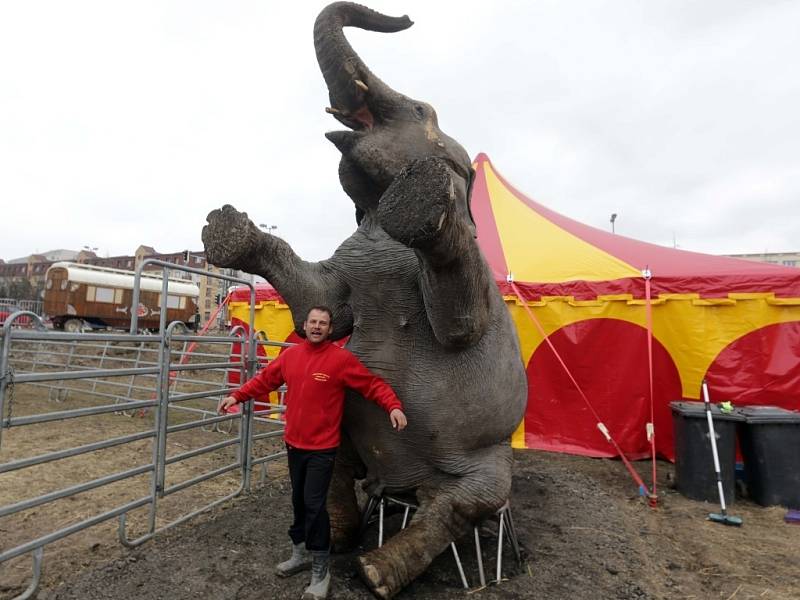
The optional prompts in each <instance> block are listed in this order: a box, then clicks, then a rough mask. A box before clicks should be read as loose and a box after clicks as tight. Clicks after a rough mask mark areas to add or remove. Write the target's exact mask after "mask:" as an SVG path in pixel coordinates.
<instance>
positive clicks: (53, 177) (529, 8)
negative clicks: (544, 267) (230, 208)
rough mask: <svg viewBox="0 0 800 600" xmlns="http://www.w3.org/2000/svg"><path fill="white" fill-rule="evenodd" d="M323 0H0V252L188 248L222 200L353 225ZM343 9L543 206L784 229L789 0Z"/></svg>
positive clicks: (396, 75)
mask: <svg viewBox="0 0 800 600" xmlns="http://www.w3.org/2000/svg"><path fill="white" fill-rule="evenodd" d="M322 5H323V4H322V3H301V4H299V5H297V4H295V5H291V6H290V5H289V4H280V5H276V4H274V3H264V2H256V1H241V2H231V3H225V4H220V3H217V2H188V1H187V2H155V1H153V2H137V3H133V4H119V3H108V2H99V1H98V2H70V3H60V2H44V3H36V4H31V3H5V4H4V5H3V7H2V8H0V57H3V58H0V85H2V89H3V94H2V95H0V131H2V135H1V136H0V198H2V199H3V207H4V208H3V219H2V222H1V223H0V257H3V258H5V259H8V258H13V257H17V256H22V255H25V254H28V253H30V252H31V251H33V250H34V249H36V248H38V249H40V250H43V249H47V248H50V247H53V248H55V247H66V248H79V247H81V246H82V245H84V244H88V245H91V246H97V247H99V248H100V251H101V252H102V253H105V252H108V253H109V254H111V255H114V254H128V253H132V252H133V250H134V249H135V248H136V246H138V245H139V244H140V243H145V244H148V245H152V246H154V247H156V248H157V249H159V250H164V251H172V250H180V249H183V248H187V247H188V248H192V249H199V248H200V246H201V244H200V229H201V228H202V225H203V222H204V217H205V214H206V213H207V212H208V211H209V210H211V209H213V208H215V207H218V206H221V205H222V204H225V203H230V204H234V205H235V206H237V208H240V209H241V210H245V211H247V212H248V213H249V214H250V215H251V216H252V217H253V219H254V221H256V222H257V223H267V224H270V225H276V226H277V227H278V230H277V233H278V234H279V235H282V236H283V237H285V238H286V239H287V240H288V241H289V242H290V243H291V244H292V245H293V246H294V247H295V248H296V250H297V252H298V254H300V255H301V256H303V257H304V258H307V259H310V260H318V259H321V258H325V257H327V256H329V255H330V254H331V253H332V252H333V250H334V249H335V247H336V246H337V245H338V243H339V242H340V241H341V240H343V239H344V238H345V237H347V236H348V235H349V234H350V233H351V232H352V231H353V229H354V218H353V208H352V203H351V202H350V200H349V199H348V198H347V197H346V196H345V195H344V193H343V192H342V190H341V188H340V186H339V183H338V176H337V163H338V154H337V151H336V149H335V148H334V147H333V146H332V145H330V144H329V143H328V142H327V141H326V140H325V138H324V137H323V135H322V134H323V133H324V132H325V131H326V130H328V129H336V128H338V127H339V125H338V124H337V123H336V122H335V121H334V120H333V119H331V118H330V116H329V115H326V114H325V113H324V111H323V108H324V107H325V106H326V104H327V102H328V99H327V92H326V90H325V87H324V83H323V81H322V78H321V76H320V75H319V71H318V68H317V65H316V60H315V56H314V49H313V45H312V36H311V31H312V26H313V21H314V18H315V16H316V13H317V12H318V10H319V9H320V8H321V7H322ZM370 5H371V6H372V7H373V8H376V9H378V10H382V11H384V12H386V13H388V14H397V12H398V8H399V10H401V11H404V12H408V14H409V16H410V17H411V18H412V20H414V21H415V25H414V26H413V27H412V28H411V29H409V30H407V31H404V32H401V33H397V34H390V35H387V34H379V33H373V32H362V31H358V30H350V29H348V30H347V35H348V37H349V39H350V40H351V42H352V44H353V46H354V47H355V48H356V50H357V51H358V52H359V53H360V54H361V56H362V57H363V58H364V60H365V61H366V62H367V64H368V65H369V66H370V67H371V68H372V69H373V71H374V72H375V73H376V74H378V75H379V76H380V77H381V78H383V79H384V80H385V81H386V82H387V83H389V84H390V85H392V86H393V87H395V88H396V89H398V90H400V91H402V92H403V93H406V94H408V95H410V96H412V97H417V98H419V99H422V100H426V101H429V102H431V103H432V104H433V105H434V106H435V107H436V109H437V111H438V113H439V117H440V123H441V125H442V128H443V129H444V130H445V131H446V132H447V133H448V134H450V135H452V136H453V137H455V138H456V139H458V140H459V141H461V142H462V143H463V145H464V146H465V148H467V150H468V152H469V153H470V154H472V155H473V156H474V155H475V154H477V153H478V152H480V151H484V152H487V153H488V154H489V155H490V157H491V158H492V160H493V163H494V164H495V165H496V166H497V168H498V169H499V170H500V171H501V173H503V175H504V176H505V177H506V178H507V179H508V180H509V181H511V182H512V183H513V184H514V185H515V186H516V187H517V188H518V189H520V190H522V191H523V192H525V193H526V194H528V195H530V196H532V197H534V198H536V199H537V200H538V201H540V202H543V203H544V204H546V205H548V206H549V207H551V208H553V209H554V210H557V211H560V212H562V213H564V214H566V215H567V216H570V217H572V218H575V219H578V220H580V221H583V222H585V223H587V224H589V225H594V226H596V227H604V228H607V227H608V226H609V224H608V219H609V215H610V214H611V213H612V212H615V213H617V214H618V215H619V217H618V220H617V223H616V226H617V231H618V232H621V233H624V234H626V235H629V236H631V237H636V238H639V239H643V240H647V241H652V242H656V243H662V244H665V245H672V243H673V235H674V236H675V239H676V240H677V243H678V244H679V245H680V246H681V247H683V248H686V249H690V250H699V251H705V252H720V253H721V252H760V251H763V250H764V248H765V247H768V248H769V249H770V250H774V251H779V250H783V251H789V250H797V243H798V242H797V240H798V233H799V232H798V229H800V218H798V210H797V208H796V206H797V198H798V197H800V181H799V180H798V179H799V178H798V170H797V167H796V166H795V165H796V164H797V161H796V157H797V156H798V155H800V119H798V116H797V109H796V107H797V106H798V105H800V75H798V74H797V69H796V68H795V67H796V66H795V65H794V64H793V62H794V61H793V57H796V56H798V55H800V40H798V37H797V36H796V34H795V32H794V24H795V23H797V22H798V20H800V6H798V5H796V4H793V3H784V2H761V3H750V2H743V1H742V2H738V1H734V2H730V1H725V2H723V1H721V0H718V1H712V2H703V3H696V2H666V1H661V2H648V3H636V2H588V1H587V2H570V3H564V2H555V1H550V2H536V3H529V2H496V3H485V2H477V1H469V2H459V3H457V4H456V3H437V2H417V1H413V2H404V3H402V4H397V3H395V2H388V1H386V0H381V1H378V2H373V3H370Z"/></svg>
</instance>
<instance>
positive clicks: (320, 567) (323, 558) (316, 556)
mask: <svg viewBox="0 0 800 600" xmlns="http://www.w3.org/2000/svg"><path fill="white" fill-rule="evenodd" d="M329 558H330V552H329V551H328V550H322V551H317V550H313V551H312V552H311V584H310V585H309V586H308V587H307V588H306V590H305V591H304V592H303V597H302V600H325V598H327V597H328V588H329V587H330V585H331V572H330V570H329V569H328V560H329Z"/></svg>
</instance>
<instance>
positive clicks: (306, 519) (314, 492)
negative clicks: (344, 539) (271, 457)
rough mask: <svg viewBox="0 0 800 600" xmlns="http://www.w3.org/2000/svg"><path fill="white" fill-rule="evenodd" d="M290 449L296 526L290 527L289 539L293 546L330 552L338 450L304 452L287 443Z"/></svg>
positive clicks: (290, 476) (287, 447) (290, 472)
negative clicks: (330, 501) (331, 500)
mask: <svg viewBox="0 0 800 600" xmlns="http://www.w3.org/2000/svg"><path fill="white" fill-rule="evenodd" d="M286 450H287V453H288V455H289V478H290V479H291V481H292V508H293V509H294V523H292V526H291V527H289V537H290V538H292V543H293V544H300V543H302V542H305V543H306V548H307V549H308V550H328V549H329V548H330V545H331V520H330V517H329V516H328V507H327V497H328V487H329V486H330V483H331V475H333V463H334V461H335V459H336V448H332V449H329V450H300V449H299V448H293V447H291V446H289V445H288V444H287V446H286Z"/></svg>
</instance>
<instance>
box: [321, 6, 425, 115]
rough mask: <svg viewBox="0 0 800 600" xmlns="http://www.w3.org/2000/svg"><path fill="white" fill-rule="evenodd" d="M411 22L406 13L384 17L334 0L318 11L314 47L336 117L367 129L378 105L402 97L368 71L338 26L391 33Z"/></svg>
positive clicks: (406, 26) (332, 111)
mask: <svg viewBox="0 0 800 600" xmlns="http://www.w3.org/2000/svg"><path fill="white" fill-rule="evenodd" d="M411 25H413V23H412V22H411V20H410V19H409V18H408V16H405V15H404V16H402V17H387V16H386V15H382V14H380V13H378V12H375V11H374V10H371V9H369V8H367V7H366V6H361V5H360V4H354V3H352V2H335V3H333V4H330V5H329V6H326V7H325V8H324V9H323V10H322V12H321V13H319V16H318V17H317V20H316V22H315V23H314V48H315V49H316V52H317V61H318V62H319V67H320V70H321V71H322V75H323V77H324V78H325V83H326V84H327V86H328V93H329V96H330V100H331V110H329V112H331V114H333V116H334V117H336V119H338V120H339V121H340V122H342V123H343V124H345V125H347V126H348V127H351V128H353V129H363V128H367V129H371V128H372V126H373V124H374V121H375V119H376V118H378V119H380V118H381V105H384V103H386V104H388V105H392V104H394V103H395V102H396V101H397V100H399V99H400V98H401V97H402V96H401V94H399V93H398V92H396V91H394V90H393V89H392V88H390V87H389V86H388V85H386V84H385V83H383V81H381V80H380V79H379V78H378V77H376V76H375V75H373V74H372V72H371V71H370V70H369V69H368V68H367V66H366V65H365V64H364V63H363V62H362V60H361V59H360V58H359V56H358V54H356V52H355V51H354V50H353V48H352V46H350V43H349V42H348V41H347V38H346V37H345V36H344V33H343V31H342V28H343V27H359V28H361V29H367V30H369V31H380V32H384V33H391V32H395V31H402V30H403V29H407V28H409V27H411ZM393 101H394V102H393Z"/></svg>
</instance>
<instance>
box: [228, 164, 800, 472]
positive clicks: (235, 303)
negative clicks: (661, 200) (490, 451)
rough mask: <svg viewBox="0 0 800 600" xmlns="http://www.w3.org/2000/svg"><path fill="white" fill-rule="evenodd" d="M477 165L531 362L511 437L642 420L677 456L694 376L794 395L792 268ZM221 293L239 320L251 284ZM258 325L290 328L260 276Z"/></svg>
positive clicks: (798, 277) (489, 247)
mask: <svg viewBox="0 0 800 600" xmlns="http://www.w3.org/2000/svg"><path fill="white" fill-rule="evenodd" d="M473 167H474V168H475V171H476V178H475V182H474V184H473V190H472V205H471V208H472V214H473V217H474V219H475V222H476V225H477V233H478V244H479V245H480V247H481V249H482V251H483V253H484V256H485V257H486V260H487V262H488V263H489V266H490V268H491V270H492V272H493V273H494V275H495V279H496V281H497V285H498V287H499V288H500V290H501V293H502V294H503V296H504V298H505V299H506V304H507V306H508V308H509V311H510V313H511V316H512V319H513V320H514V323H515V324H516V327H517V332H518V334H519V338H520V345H521V352H522V359H523V361H524V364H525V366H526V369H527V373H528V383H529V390H528V406H527V410H526V413H525V418H524V420H523V422H522V423H521V424H520V426H519V428H518V429H517V431H516V432H515V433H514V435H513V438H512V444H513V446H514V447H516V448H536V449H543V450H551V451H558V452H568V453H573V454H582V455H588V456H615V455H616V454H618V453H619V452H620V451H621V452H623V453H625V455H626V456H628V457H630V458H642V457H644V456H646V455H648V454H649V453H650V452H651V450H652V444H651V442H650V441H649V439H648V434H649V433H650V434H651V435H652V436H653V437H652V438H650V439H652V440H654V442H653V443H654V445H655V449H656V450H657V452H658V453H659V454H661V455H662V456H665V457H667V458H672V457H673V442H672V424H671V415H670V410H669V402H670V401H673V400H680V399H698V398H699V392H700V384H701V382H702V380H703V378H705V379H706V380H707V381H708V383H709V387H710V391H711V395H712V398H713V399H715V400H717V401H721V400H731V401H732V402H733V403H734V404H735V405H744V404H748V405H754V404H769V405H775V406H781V407H784V408H789V409H794V410H797V409H800V269H793V268H789V267H781V266H777V265H769V264H763V263H756V262H748V261H743V260H737V259H732V258H726V257H719V256H711V255H706V254H699V253H693V252H685V251H682V250H676V249H672V248H665V247H662V246H657V245H653V244H648V243H645V242H641V241H637V240H633V239H630V238H626V237H623V236H620V235H614V234H612V233H610V232H606V231H602V230H599V229H595V228H593V227H589V226H587V225H584V224H581V223H578V222H577V221H574V220H572V219H569V218H567V217H565V216H563V215H560V214H558V213H556V212H554V211H552V210H549V209H548V208H546V207H544V206H542V205H541V204H538V203H536V202H534V201H533V200H531V199H530V198H528V197H526V196H525V195H524V194H522V193H521V192H519V191H518V190H516V189H515V188H514V187H513V186H512V185H511V184H509V183H508V182H507V181H506V180H505V179H503V177H502V176H501V175H500V174H499V173H498V172H497V170H496V169H495V168H494V166H493V165H492V163H491V161H490V160H489V159H488V157H487V156H486V155H485V154H479V155H478V156H477V157H476V159H475V161H474V163H473ZM645 270H649V274H650V277H649V279H648V278H646V277H645V275H644V274H643V271H645ZM228 300H229V302H230V315H231V317H232V319H231V320H232V322H233V323H234V324H242V323H243V322H246V321H247V316H246V315H247V312H248V311H247V309H246V308H247V306H248V294H247V292H246V290H244V289H241V290H234V292H232V294H231V295H230V296H229V298H228ZM256 327H257V329H258V330H260V331H262V332H264V333H265V334H266V335H267V336H268V337H269V339H272V340H278V341H282V340H285V339H287V337H288V336H290V334H291V333H292V330H293V324H292V319H291V315H290V312H289V310H288V307H287V306H286V305H285V304H284V303H283V301H282V299H281V298H280V296H279V295H278V294H277V293H276V292H275V290H273V289H272V288H271V287H270V286H268V285H259V286H257V300H256ZM273 352H275V353H276V352H277V349H273V350H268V352H267V353H268V354H270V353H273ZM598 422H599V423H602V427H604V428H605V429H607V431H608V432H609V434H610V435H611V436H612V437H613V439H614V440H615V442H616V444H617V445H616V446H614V445H612V444H609V442H608V439H607V438H606V437H605V435H604V434H603V433H602V432H601V430H600V429H601V428H598ZM649 423H652V425H653V426H652V427H651V428H650V427H648V424H649Z"/></svg>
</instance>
